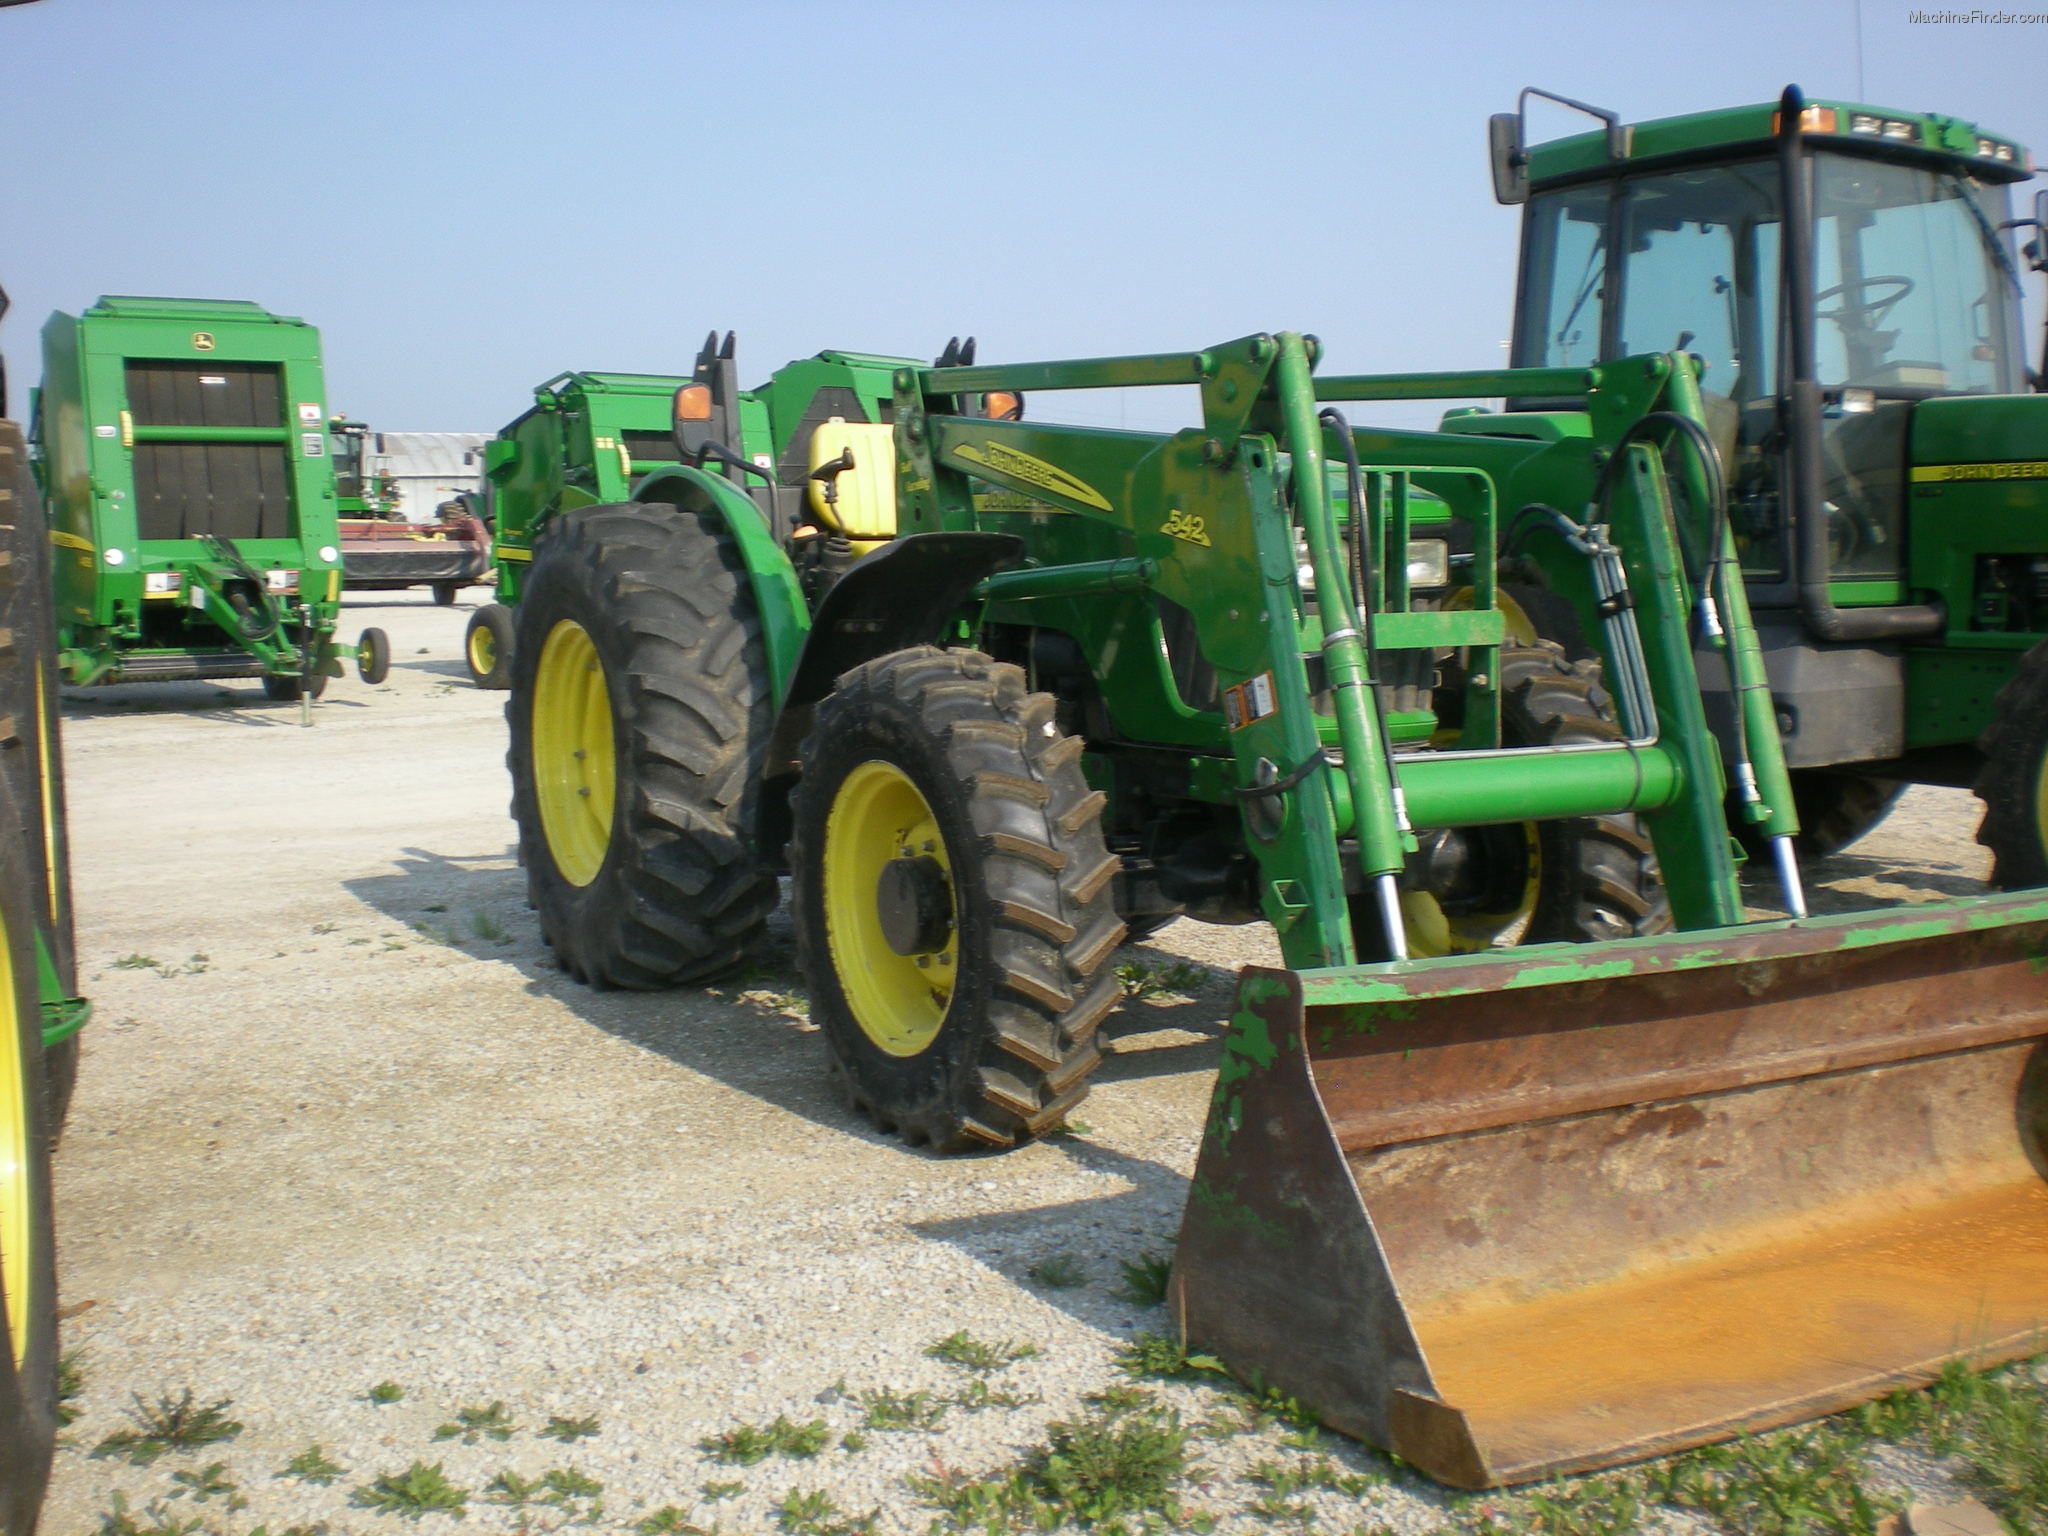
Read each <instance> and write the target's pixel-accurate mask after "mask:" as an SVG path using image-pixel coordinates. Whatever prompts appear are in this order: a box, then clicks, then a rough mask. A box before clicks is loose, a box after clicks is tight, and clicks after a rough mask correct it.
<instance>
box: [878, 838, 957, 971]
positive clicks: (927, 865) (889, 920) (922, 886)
mask: <svg viewBox="0 0 2048 1536" xmlns="http://www.w3.org/2000/svg"><path fill="white" fill-rule="evenodd" d="M875 915H876V916H877V917H879V918H880V919H881V923H882V937H883V939H885V940H886V941H887V942H888V945H889V947H890V948H891V949H893V950H894V951H895V952H896V953H897V954H899V955H903V956H906V957H908V956H914V955H930V954H936V953H937V952H938V951H940V950H942V949H944V948H945V947H946V942H947V940H948V939H950V938H951V937H952V935H953V893H952V890H951V889H950V888H949V887H948V886H947V884H946V871H945V867H944V866H943V865H941V864H940V863H939V861H938V860H937V859H935V858H932V857H931V856H930V855H929V854H913V855H910V856H908V857H905V858H900V859H891V860H890V861H889V862H888V863H887V864H884V865H883V866H882V877H881V879H880V880H879V881H877V882H876V885H875Z"/></svg>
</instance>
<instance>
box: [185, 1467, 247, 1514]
mask: <svg viewBox="0 0 2048 1536" xmlns="http://www.w3.org/2000/svg"><path fill="white" fill-rule="evenodd" d="M171 1483H172V1489H171V1497H172V1498H174V1499H190V1500H191V1501H192V1502H193V1503H194V1504H205V1503H207V1502H208V1501H210V1500H213V1499H226V1500H227V1501H228V1505H229V1507H230V1508H237V1507H239V1505H238V1504H237V1502H236V1500H237V1490H236V1487H235V1480H234V1479H233V1478H231V1477H229V1476H228V1464H227V1463H226V1462H224V1461H213V1462H208V1463H207V1464H206V1465H205V1466H203V1467H201V1468H200V1469H199V1470H198V1471H196V1472H195V1471H192V1470H191V1469H189V1468H187V1469H186V1470H184V1471H180V1472H173V1473H172V1474H171Z"/></svg>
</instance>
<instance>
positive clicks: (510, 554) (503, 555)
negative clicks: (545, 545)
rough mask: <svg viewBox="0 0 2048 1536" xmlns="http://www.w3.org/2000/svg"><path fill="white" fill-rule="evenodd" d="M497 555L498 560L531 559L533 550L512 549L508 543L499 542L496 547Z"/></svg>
mask: <svg viewBox="0 0 2048 1536" xmlns="http://www.w3.org/2000/svg"><path fill="white" fill-rule="evenodd" d="M497 555H498V558H499V559H500V560H531V559H532V558H533V551H532V550H530V549H514V548H512V547H511V546H510V545H509V544H500V545H499V546H498V549H497Z"/></svg>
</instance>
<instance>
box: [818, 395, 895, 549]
mask: <svg viewBox="0 0 2048 1536" xmlns="http://www.w3.org/2000/svg"><path fill="white" fill-rule="evenodd" d="M848 450H851V451H852V453H853V468H851V469H849V470H847V471H846V472H845V473H843V474H841V475H838V476H835V477H834V479H835V481H836V483H837V486H838V502H837V504H836V505H835V504H833V503H830V502H827V501H826V500H825V484H826V482H824V481H823V480H812V481H809V482H807V484H806V487H805V494H806V495H807V496H808V498H809V502H810V508H811V515H812V516H813V517H814V518H816V519H817V520H818V521H819V522H820V523H823V524H824V525H825V526H826V527H828V528H835V529H837V530H838V531H839V532H841V533H843V534H845V535H846V536H847V538H849V539H851V540H853V541H854V542H855V543H856V544H865V543H871V542H880V541H882V540H886V539H893V538H895V537H896V430H895V428H893V427H890V426H887V425H877V424H874V423H871V422H865V421H848V420H847V419H846V418H845V417H843V416H832V417H829V418H827V419H826V420H824V421H822V422H820V423H819V424H818V427H817V430H816V431H814V432H813V433H812V434H811V468H812V469H814V470H815V469H817V468H818V467H819V466H820V465H824V464H830V463H831V462H832V461H833V460H834V459H837V458H838V457H839V456H840V454H841V453H843V452H846V451H848Z"/></svg>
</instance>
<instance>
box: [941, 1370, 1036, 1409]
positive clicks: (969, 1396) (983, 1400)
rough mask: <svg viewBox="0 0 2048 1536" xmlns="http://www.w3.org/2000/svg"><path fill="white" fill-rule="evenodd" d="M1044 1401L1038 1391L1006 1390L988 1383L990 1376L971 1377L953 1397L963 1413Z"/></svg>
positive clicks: (955, 1405)
mask: <svg viewBox="0 0 2048 1536" xmlns="http://www.w3.org/2000/svg"><path fill="white" fill-rule="evenodd" d="M1040 1401H1043V1399H1041V1398H1040V1397H1039V1395H1038V1394H1037V1393H1036V1392H1023V1393H1020V1392H1004V1391H1001V1390H999V1389H997V1388H995V1387H992V1386H990V1385H989V1384H988V1378H987V1377H984V1376H976V1377H973V1378H971V1379H970V1380H969V1381H968V1383H967V1385H966V1386H965V1387H963V1388H962V1389H961V1391H960V1395H959V1396H958V1397H956V1398H953V1399H952V1403H953V1406H954V1407H956V1408H958V1409H959V1410H960V1411H961V1412H962V1413H980V1412H981V1411H982V1410H984V1409H987V1408H1025V1407H1029V1406H1030V1405H1031V1404H1032V1403H1036V1402H1040Z"/></svg>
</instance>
